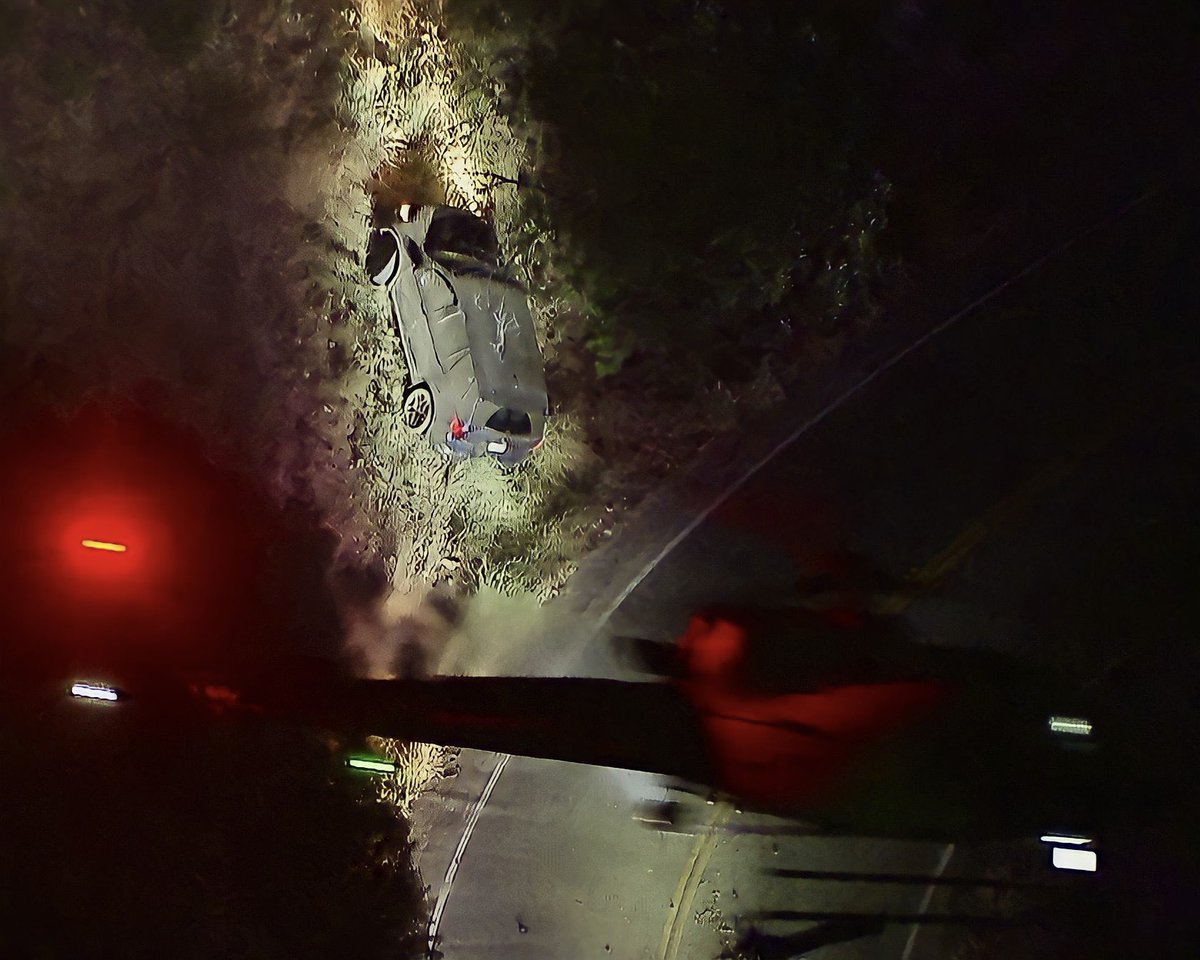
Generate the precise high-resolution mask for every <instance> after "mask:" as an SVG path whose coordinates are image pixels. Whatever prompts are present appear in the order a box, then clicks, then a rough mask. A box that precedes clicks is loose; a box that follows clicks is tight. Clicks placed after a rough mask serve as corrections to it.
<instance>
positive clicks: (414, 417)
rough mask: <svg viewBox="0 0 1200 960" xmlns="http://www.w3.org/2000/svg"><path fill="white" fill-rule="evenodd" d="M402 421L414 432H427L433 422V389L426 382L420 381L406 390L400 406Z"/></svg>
mask: <svg viewBox="0 0 1200 960" xmlns="http://www.w3.org/2000/svg"><path fill="white" fill-rule="evenodd" d="M400 422H401V423H402V424H404V426H405V427H407V428H408V429H409V430H411V431H412V432H413V433H425V432H426V431H427V430H428V429H429V425H430V424H431V423H433V391H432V390H430V389H429V385H428V384H426V383H418V384H416V385H415V386H412V387H409V388H408V389H407V390H406V391H405V392H404V400H403V401H402V402H401V406H400Z"/></svg>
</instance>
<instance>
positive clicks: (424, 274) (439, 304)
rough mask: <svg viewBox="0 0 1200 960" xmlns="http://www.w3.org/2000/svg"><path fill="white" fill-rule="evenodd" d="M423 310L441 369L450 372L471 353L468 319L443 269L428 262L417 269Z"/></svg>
mask: <svg viewBox="0 0 1200 960" xmlns="http://www.w3.org/2000/svg"><path fill="white" fill-rule="evenodd" d="M416 276H417V287H418V289H419V291H420V295H421V308H422V310H423V311H424V313H425V321H426V323H427V324H428V326H429V333H430V336H431V337H432V339H433V349H434V353H435V355H436V356H437V361H438V366H439V367H441V369H442V372H443V373H449V372H450V371H451V369H453V368H454V367H455V366H457V365H458V364H459V363H460V362H461V361H462V360H463V359H464V358H465V357H466V356H467V354H468V352H469V350H470V344H469V343H468V342H467V318H466V316H465V314H464V313H463V311H462V308H461V307H460V306H459V302H458V296H457V294H456V293H455V292H454V287H453V286H452V285H451V283H450V280H449V278H448V277H447V276H445V275H444V274H443V273H442V271H441V270H440V269H438V268H437V267H435V266H433V265H431V264H428V263H426V264H425V265H424V266H422V267H421V268H420V269H418V270H417V273H416Z"/></svg>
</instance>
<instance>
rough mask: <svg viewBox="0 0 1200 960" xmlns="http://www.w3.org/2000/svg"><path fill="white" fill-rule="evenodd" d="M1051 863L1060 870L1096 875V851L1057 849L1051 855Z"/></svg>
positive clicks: (1068, 848)
mask: <svg viewBox="0 0 1200 960" xmlns="http://www.w3.org/2000/svg"><path fill="white" fill-rule="evenodd" d="M1050 863H1051V865H1052V866H1054V867H1055V868H1057V869H1059V870H1082V871H1083V872H1084V873H1095V872H1096V851H1095V850H1075V849H1072V848H1070V847H1055V848H1054V849H1053V851H1051V853H1050Z"/></svg>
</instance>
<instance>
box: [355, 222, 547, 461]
mask: <svg viewBox="0 0 1200 960" xmlns="http://www.w3.org/2000/svg"><path fill="white" fill-rule="evenodd" d="M366 269H367V274H368V276H369V277H370V279H371V282H372V283H374V284H376V285H377V286H381V287H384V288H385V289H386V291H387V295H388V301H389V303H390V304H391V313H392V321H393V323H395V325H396V330H397V332H398V333H399V335H400V339H401V341H402V343H403V344H404V355H405V359H406V360H407V362H408V371H409V385H408V389H407V390H406V392H405V394H404V401H403V407H402V410H401V418H402V420H403V422H404V425H405V426H406V427H408V428H409V429H410V430H412V431H414V432H415V433H417V434H419V435H421V436H424V437H427V438H428V439H429V441H430V442H431V443H432V444H433V445H434V447H436V448H437V449H438V450H440V451H441V452H442V453H443V454H445V455H446V456H451V457H461V458H465V457H482V456H487V457H492V458H494V459H496V460H498V461H500V463H502V464H504V465H506V466H515V465H516V464H518V463H520V462H521V461H522V460H524V459H525V457H527V456H528V455H529V454H530V453H531V452H532V451H533V450H536V449H537V448H538V447H539V446H540V445H541V442H542V437H543V433H544V430H545V424H546V417H547V416H548V415H549V403H548V400H547V397H546V378H545V371H544V369H543V364H542V354H541V350H540V349H539V347H538V342H537V333H536V331H535V329H534V324H533V317H532V315H531V314H530V312H529V299H528V295H527V293H526V290H525V288H524V287H523V286H522V285H521V284H520V283H519V282H518V281H517V280H516V279H515V278H514V277H513V276H512V274H511V273H510V272H509V271H508V270H506V269H505V267H504V265H503V264H502V262H501V259H500V255H499V244H498V243H497V240H496V234H495V231H493V230H492V228H491V226H490V225H488V224H487V223H486V222H485V221H483V220H481V219H480V218H479V217H476V216H474V215H473V214H471V213H468V212H467V211H465V210H459V209H456V208H454V207H447V206H435V207H413V206H408V205H405V206H403V207H401V208H400V211H399V216H398V218H397V222H396V223H395V224H394V225H392V226H389V227H384V228H382V229H377V230H373V231H372V233H371V239H370V242H369V244H368V247H367V256H366Z"/></svg>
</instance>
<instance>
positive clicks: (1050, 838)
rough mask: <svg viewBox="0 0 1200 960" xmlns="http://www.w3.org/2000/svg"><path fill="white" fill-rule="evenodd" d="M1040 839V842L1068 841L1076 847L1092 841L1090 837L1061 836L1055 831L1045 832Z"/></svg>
mask: <svg viewBox="0 0 1200 960" xmlns="http://www.w3.org/2000/svg"><path fill="white" fill-rule="evenodd" d="M1041 841H1042V843H1069V844H1071V845H1072V846H1076V847H1083V846H1086V845H1087V844H1089V843H1091V842H1092V840H1091V838H1090V837H1063V836H1059V835H1058V834H1056V833H1048V834H1046V835H1045V836H1044V837H1042V838H1041Z"/></svg>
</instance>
